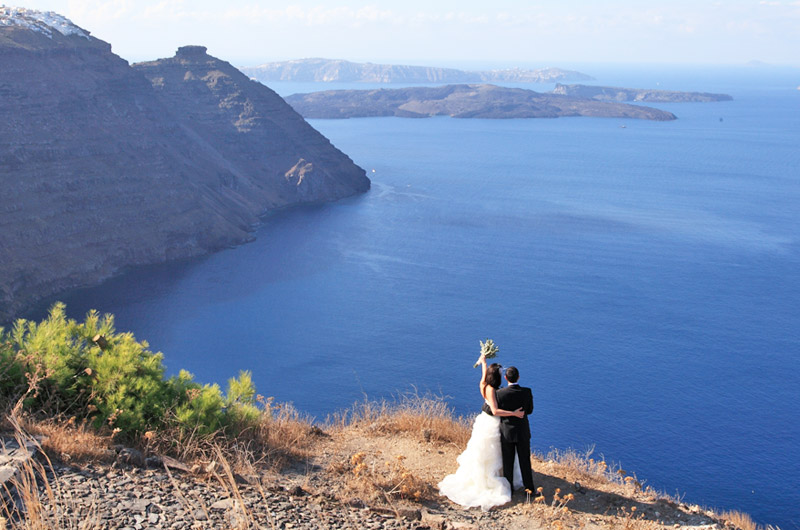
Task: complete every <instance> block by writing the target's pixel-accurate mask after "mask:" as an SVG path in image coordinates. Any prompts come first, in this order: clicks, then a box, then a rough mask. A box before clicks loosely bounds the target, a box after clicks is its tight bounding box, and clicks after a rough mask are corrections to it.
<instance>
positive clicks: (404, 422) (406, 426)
mask: <svg viewBox="0 0 800 530" xmlns="http://www.w3.org/2000/svg"><path fill="white" fill-rule="evenodd" d="M328 423H329V424H330V425H331V426H332V427H334V428H339V429H345V428H352V427H364V426H366V427H369V428H370V429H376V430H378V431H380V432H384V433H393V434H400V433H404V434H410V435H412V436H418V437H419V438H420V439H422V440H424V441H426V442H431V441H433V442H444V443H453V444H455V445H457V446H459V447H464V446H466V445H467V441H468V440H469V436H470V430H471V424H470V420H469V419H465V418H461V417H456V416H455V415H454V414H453V410H452V408H451V407H450V406H449V405H448V404H447V403H446V402H445V401H444V399H443V398H442V397H440V396H434V395H425V396H420V395H419V394H417V393H416V392H415V393H410V394H404V395H401V396H400V398H399V399H397V400H396V401H392V402H389V401H386V400H383V401H366V400H365V401H363V402H360V403H356V404H355V405H353V407H352V408H351V409H350V410H347V411H345V412H343V413H340V414H337V415H335V416H334V417H333V419H332V420H329V422H328Z"/></svg>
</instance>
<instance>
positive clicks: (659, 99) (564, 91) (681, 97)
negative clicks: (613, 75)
mask: <svg viewBox="0 0 800 530" xmlns="http://www.w3.org/2000/svg"><path fill="white" fill-rule="evenodd" d="M553 94H561V95H562V96H572V97H577V98H588V99H595V100H597V101H644V102H647V103H688V102H703V103H708V102H712V101H731V100H732V99H733V98H732V97H731V96H729V95H728V94H710V93H708V92H679V91H676V90H653V89H650V88H621V87H614V86H594V85H562V84H561V83H558V84H556V88H555V89H554V90H553Z"/></svg>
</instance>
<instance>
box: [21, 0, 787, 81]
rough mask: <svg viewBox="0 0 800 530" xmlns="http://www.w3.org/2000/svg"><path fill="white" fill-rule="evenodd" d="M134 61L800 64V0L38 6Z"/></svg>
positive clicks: (63, 2)
mask: <svg viewBox="0 0 800 530" xmlns="http://www.w3.org/2000/svg"><path fill="white" fill-rule="evenodd" d="M8 5H14V6H18V7H28V8H35V9H40V10H52V11H56V12H58V13H60V14H62V15H65V16H66V17H68V18H70V19H71V20H72V21H73V22H75V23H76V24H78V25H79V26H81V27H83V28H84V29H87V30H89V31H91V32H92V34H93V35H94V36H96V37H98V38H100V39H103V40H105V41H108V42H110V43H111V44H112V47H113V50H114V52H115V53H117V54H118V55H120V56H122V57H123V58H125V59H128V60H129V61H138V60H145V59H155V58H159V57H169V56H172V55H173V54H174V52H175V49H176V48H177V47H178V46H182V45H185V44H202V45H205V46H207V47H208V48H209V53H211V54H212V55H215V56H217V57H220V58H222V59H225V60H228V61H230V62H232V63H234V64H237V65H251V64H258V63H260V62H265V61H270V60H283V59H296V58H303V57H327V58H337V59H350V60H356V61H372V62H405V63H409V62H414V63H416V64H440V65H446V64H448V63H463V62H465V61H481V62H485V63H492V62H497V63H500V62H502V63H504V64H505V63H519V64H521V65H538V66H547V65H549V66H559V65H560V64H561V63H569V62H658V63H719V64H741V63H746V62H748V61H750V60H760V61H764V62H768V63H772V64H788V65H794V66H800V0H725V1H710V0H670V1H667V0H655V1H647V0H604V1H590V0H548V1H535V0H530V1H524V0H424V1H423V0H390V1H369V0H330V1H327V0H290V1H289V2H285V3H284V2H276V1H255V0H215V1H210V0H38V1H19V0H18V1H17V2H16V3H9V4H8Z"/></svg>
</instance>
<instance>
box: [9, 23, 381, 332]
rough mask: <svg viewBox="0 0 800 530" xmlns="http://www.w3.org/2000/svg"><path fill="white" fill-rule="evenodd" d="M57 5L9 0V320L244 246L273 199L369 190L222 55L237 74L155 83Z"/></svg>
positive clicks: (354, 170) (287, 201) (281, 202)
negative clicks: (112, 279)
mask: <svg viewBox="0 0 800 530" xmlns="http://www.w3.org/2000/svg"><path fill="white" fill-rule="evenodd" d="M20 12H22V13H20ZM9 13H10V14H9ZM30 13H35V12H27V14H30ZM40 15H41V14H40ZM46 15H49V16H50V18H45V21H44V22H42V20H41V19H42V17H41V16H40V17H39V18H38V19H37V18H34V19H31V18H30V17H27V16H26V12H25V10H13V9H11V8H0V190H2V194H3V200H2V201H0V322H2V321H3V320H7V319H8V318H10V317H12V316H13V315H14V314H16V313H17V312H18V311H21V310H22V309H24V308H26V307H28V306H29V305H31V304H32V303H34V302H36V301H37V300H40V299H42V298H44V297H47V296H51V295H54V294H56V293H58V292H61V291H64V290H67V289H71V288H76V287H81V286H86V285H91V284H95V283H97V282H99V281H101V280H103V279H105V278H107V277H109V276H111V275H113V274H115V273H117V272H119V271H120V270H121V269H123V268H125V267H129V266H132V265H141V264H150V263H158V262H163V261H166V260H171V259H177V258H184V257H189V256H195V255H200V254H204V253H207V252H211V251H214V250H218V249H221V248H226V247H229V246H231V245H235V244H239V243H242V242H244V241H247V240H248V239H249V238H251V237H252V236H251V235H250V231H251V230H252V228H253V226H254V225H255V224H257V223H258V214H260V213H262V212H264V211H265V210H266V209H269V208H272V207H276V206H287V205H291V204H296V203H300V202H307V201H324V200H334V199H338V198H341V197H344V196H346V195H352V194H354V193H358V192H361V191H365V190H366V189H368V188H369V180H368V179H367V178H366V176H365V174H364V171H363V170H362V169H360V168H358V167H357V166H356V165H355V164H353V162H352V161H351V160H350V159H349V158H347V157H346V156H345V155H343V154H342V153H341V152H339V151H338V150H336V149H335V148H334V147H333V146H331V145H330V143H329V142H328V141H327V140H326V139H325V138H324V137H322V135H320V134H319V133H317V132H316V131H314V130H313V129H312V128H311V127H310V126H309V125H308V124H306V123H305V122H304V121H303V120H302V118H300V117H299V116H298V115H297V114H295V113H294V111H292V110H291V108H290V107H289V106H288V105H286V104H285V103H283V102H282V100H280V98H279V97H278V96H276V95H274V93H272V92H271V91H270V90H269V89H266V87H261V86H260V85H258V86H257V87H256V86H253V85H255V84H254V83H251V82H250V81H247V79H246V78H245V77H244V76H243V75H241V74H239V77H236V75H235V71H234V70H233V69H232V68H230V66H229V65H227V63H222V62H220V61H216V60H214V59H213V58H210V57H208V56H207V55H205V53H202V54H200V55H202V58H203V61H204V63H205V64H207V65H209V64H214V65H216V66H220V67H227V68H229V69H230V71H228V70H225V71H224V73H223V72H222V71H221V70H217V69H213V70H212V69H211V68H210V67H209V70H208V71H206V72H204V73H203V74H199V75H198V77H206V78H207V79H206V80H205V81H204V82H202V83H200V82H193V81H192V80H191V75H189V74H184V77H187V78H189V79H187V81H186V82H184V83H183V84H181V85H179V86H176V85H173V84H172V77H170V75H167V74H165V75H164V79H165V81H164V83H163V88H162V89H160V90H158V91H157V90H154V89H153V86H152V84H151V82H150V81H148V79H146V78H145V77H144V76H143V75H142V74H141V73H140V72H139V71H137V70H134V69H133V68H131V67H130V66H129V65H128V63H127V62H126V61H124V60H122V59H120V58H119V57H117V56H116V55H114V54H112V53H111V49H110V46H109V45H108V44H107V43H105V42H102V41H100V40H98V39H95V38H93V37H91V36H89V35H88V33H87V32H85V31H82V30H80V28H77V27H75V26H73V25H71V23H69V21H66V19H63V18H62V19H58V18H56V19H53V17H52V16H51V15H52V14H46ZM54 21H55V22H54ZM64 28H66V30H65V29H64ZM174 62H176V63H180V62H181V61H180V60H176V61H174ZM156 64H158V63H156ZM175 68H178V66H177V65H176V66H175ZM175 75H177V74H175ZM240 80H243V81H246V82H247V85H248V86H247V89H248V94H247V97H245V96H244V95H242V94H243V92H244V91H242V90H241V89H237V88H236V87H237V82H238V81H240ZM258 87H260V89H259V88H258ZM250 92H252V94H251V93H250ZM214 96H216V97H217V100H216V103H214ZM181 98H183V100H181ZM226 120H228V123H227V124H226ZM216 127H219V128H220V130H219V131H216V130H215V128H216Z"/></svg>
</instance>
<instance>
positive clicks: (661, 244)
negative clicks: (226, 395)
mask: <svg viewBox="0 0 800 530" xmlns="http://www.w3.org/2000/svg"><path fill="white" fill-rule="evenodd" d="M598 68H599V67H598ZM598 68H596V69H592V67H591V66H589V65H587V66H585V67H583V68H582V71H585V72H587V73H589V74H591V75H594V76H595V77H596V78H597V81H596V83H598V84H605V85H617V86H628V87H638V88H663V89H677V90H696V91H711V92H724V93H728V94H731V95H732V96H733V97H734V100H733V101H729V102H719V103H694V104H655V105H653V106H656V107H658V108H662V109H665V110H669V111H671V112H673V113H674V114H676V115H677V116H678V118H679V119H678V120H677V121H674V122H648V121H637V120H624V119H597V118H559V119H534V120H500V121H495V120H457V119H450V118H431V119H422V120H410V119H399V118H368V119H351V120H341V121H334V120H331V121H326V120H312V121H311V123H312V125H313V126H314V127H316V128H317V129H318V130H320V131H321V132H322V133H323V134H324V135H326V136H327V137H328V138H329V139H331V141H332V142H333V143H334V145H336V146H337V147H339V148H340V149H341V150H342V151H344V152H345V153H347V154H348V155H349V156H350V157H351V158H353V160H354V161H355V162H356V163H357V164H359V165H360V166H361V167H363V168H365V169H366V170H367V172H368V175H369V177H370V178H371V179H372V182H373V186H372V190H371V191H370V192H369V193H367V194H365V195H363V196H359V197H354V198H352V199H347V200H343V201H341V202H338V203H335V204H326V205H319V206H312V207H304V208H298V209H294V210H290V211H283V212H279V213H275V214H273V215H271V216H269V217H267V218H265V222H264V225H263V226H262V227H261V228H260V229H259V231H258V233H257V234H256V235H257V239H256V241H255V242H254V243H251V244H247V245H244V246H241V247H239V248H236V249H233V250H227V251H224V252H220V253H218V254H215V255H212V256H208V257H206V258H202V259H197V260H193V261H190V262H182V263H177V264H171V265H166V266H159V267H151V268H146V269H139V270H134V271H131V272H129V273H127V274H126V275H124V276H121V277H119V278H116V279H114V280H111V281H109V282H107V283H106V284H104V285H103V286H101V287H100V288H96V289H90V290H86V291H81V292H78V293H74V294H72V295H70V296H68V297H66V298H65V301H66V302H67V304H68V310H69V312H70V314H71V315H72V316H74V317H75V318H82V316H83V315H84V314H85V312H86V311H87V310H88V309H90V308H96V309H98V310H100V311H101V312H110V313H114V314H115V315H116V319H117V328H118V329H119V330H130V331H133V332H134V334H135V335H136V337H137V338H139V339H140V340H147V341H148V342H149V343H150V345H151V348H152V349H153V350H157V351H162V352H164V355H165V362H166V365H167V366H168V368H169V370H170V372H171V373H175V372H177V371H178V370H179V369H181V368H185V369H187V370H189V371H191V372H192V373H194V374H195V376H196V378H197V379H198V380H200V381H203V382H218V383H220V384H221V385H222V386H223V387H224V386H225V383H226V380H227V379H228V378H229V377H233V376H236V375H237V374H238V371H239V370H243V369H248V370H252V371H253V375H254V379H255V381H256V383H257V386H258V389H259V391H260V393H262V394H264V395H268V396H274V397H275V398H276V399H277V400H278V401H290V402H293V403H294V404H295V405H296V406H297V408H299V409H300V410H301V411H304V412H305V413H307V414H308V415H311V416H314V417H315V418H317V419H318V420H320V421H322V420H324V419H325V417H326V416H327V415H329V414H331V413H333V412H336V411H339V410H342V409H344V408H347V407H348V406H350V405H352V404H353V403H354V402H356V401H359V400H363V399H365V398H369V399H380V398H384V397H388V398H391V397H393V396H398V395H400V394H404V393H408V392H418V393H422V394H424V393H427V392H433V393H436V394H441V395H444V396H446V399H447V401H448V402H449V403H450V404H451V405H452V406H453V407H454V409H455V410H456V411H457V412H458V413H459V414H463V415H472V414H475V413H477V412H478V410H479V408H480V405H481V398H480V395H479V393H478V385H477V383H478V378H479V373H478V371H477V370H475V369H473V368H472V364H473V362H474V361H475V359H476V358H477V356H478V353H479V340H483V339H486V338H492V339H493V340H494V341H495V342H496V343H497V344H498V346H499V347H500V355H499V361H500V362H501V363H502V364H504V365H506V366H507V365H511V364H513V365H516V366H517V367H519V369H520V372H521V374H522V378H521V382H522V383H523V384H525V385H527V386H531V387H532V388H533V391H534V396H535V402H536V409H535V411H534V414H533V416H532V417H531V423H532V429H533V433H534V435H533V440H532V442H533V448H534V449H535V450H536V451H539V452H547V451H548V450H550V449H551V448H558V449H565V448H575V449H578V450H586V449H588V448H594V452H595V454H596V455H603V456H605V458H606V459H608V460H611V461H615V462H619V463H620V464H621V465H622V467H623V468H624V469H626V470H628V471H629V472H635V473H636V475H637V476H638V477H639V478H640V479H642V480H644V481H645V483H646V485H650V486H653V487H655V488H657V489H659V490H663V491H666V492H668V493H673V494H674V493H678V494H680V495H683V496H684V499H685V501H686V502H690V503H699V504H703V505H708V506H714V507H718V508H726V509H739V510H742V511H745V512H748V513H750V514H751V515H753V517H754V518H755V519H756V520H757V521H758V522H760V523H771V524H779V525H781V527H782V528H783V529H784V530H786V529H795V528H800V90H797V86H798V84H800V70H796V69H795V70H788V69H777V68H766V67H764V68H751V69H745V68H741V69H733V68H731V69H711V68H693V69H680V68H663V67H658V68H656V67H641V68H635V69H634V68H627V69H626V68H622V67H613V66H607V67H605V69H600V70H599V71H598ZM272 88H274V89H276V90H277V91H278V92H279V93H281V94H282V95H288V94H291V93H293V92H298V91H309V90H320V89H328V88H364V85H356V86H353V85H351V86H342V85H337V86H335V87H332V86H331V85H292V84H276V85H274V86H273V87H272ZM533 88H535V89H538V90H549V89H551V88H552V86H536V87H533Z"/></svg>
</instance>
